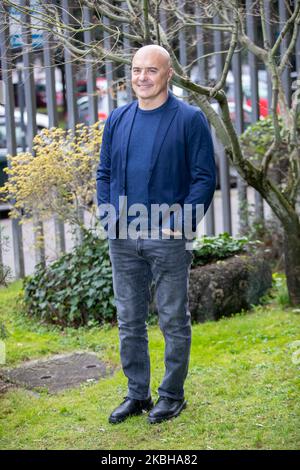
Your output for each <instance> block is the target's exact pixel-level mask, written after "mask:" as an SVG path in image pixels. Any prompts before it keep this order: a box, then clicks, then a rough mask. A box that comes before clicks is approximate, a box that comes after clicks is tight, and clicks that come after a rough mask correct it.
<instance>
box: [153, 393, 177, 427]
mask: <svg viewBox="0 0 300 470" xmlns="http://www.w3.org/2000/svg"><path fill="white" fill-rule="evenodd" d="M185 407H186V401H185V400H184V399H182V400H174V399H173V398H167V397H160V398H159V399H158V401H157V403H156V404H155V406H154V408H152V410H151V411H150V413H149V416H148V421H149V423H151V424H155V423H161V422H162V421H166V420H167V419H171V418H175V416H178V415H179V414H180V413H181V412H182V410H184V408H185Z"/></svg>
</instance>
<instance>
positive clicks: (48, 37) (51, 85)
mask: <svg viewBox="0 0 300 470" xmlns="http://www.w3.org/2000/svg"><path fill="white" fill-rule="evenodd" d="M49 4H50V0H47V1H46V6H47V5H49ZM52 44H53V36H52V34H51V33H50V32H49V31H44V32H43V56H44V65H45V73H46V101H47V111H48V116H49V128H51V127H57V126H58V117H57V103H56V89H55V63H54V60H53V54H52V52H51V46H52ZM54 230H55V246H56V253H57V254H58V255H61V254H62V253H65V251H66V240H65V229H64V223H63V221H62V220H61V219H60V218H59V217H58V216H57V215H55V216H54Z"/></svg>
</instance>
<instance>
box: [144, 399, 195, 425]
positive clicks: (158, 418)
mask: <svg viewBox="0 0 300 470" xmlns="http://www.w3.org/2000/svg"><path fill="white" fill-rule="evenodd" d="M186 405H187V402H186V401H184V402H183V403H182V405H181V407H180V408H179V409H178V410H176V411H175V412H174V413H173V414H172V415H170V416H167V417H166V416H156V417H155V418H151V417H150V416H148V422H149V423H150V424H157V423H162V422H163V421H168V420H169V419H172V418H176V416H178V415H179V414H180V413H181V412H182V410H184V409H185V408H186Z"/></svg>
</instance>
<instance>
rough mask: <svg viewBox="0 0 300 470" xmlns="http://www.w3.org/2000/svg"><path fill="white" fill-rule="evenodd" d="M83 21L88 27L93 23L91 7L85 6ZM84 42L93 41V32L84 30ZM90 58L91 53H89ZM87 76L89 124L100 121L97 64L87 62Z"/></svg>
mask: <svg viewBox="0 0 300 470" xmlns="http://www.w3.org/2000/svg"><path fill="white" fill-rule="evenodd" d="M83 22H84V26H85V27H88V26H91V24H92V10H91V8H90V7H83ZM83 39H84V43H85V44H86V45H87V48H88V47H89V45H90V44H91V43H92V42H93V32H92V31H84V33H83ZM88 58H90V54H89V55H88ZM86 77H87V94H88V103H89V124H94V123H95V122H97V121H98V97H97V92H96V70H95V66H94V65H92V64H89V63H88V62H87V63H86Z"/></svg>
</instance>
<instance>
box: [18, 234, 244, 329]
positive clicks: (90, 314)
mask: <svg viewBox="0 0 300 470" xmlns="http://www.w3.org/2000/svg"><path fill="white" fill-rule="evenodd" d="M247 243H248V245H249V241H248V239H247V238H245V237H244V238H241V239H234V238H232V237H231V236H230V235H229V234H228V233H223V234H222V235H219V236H217V237H208V236H204V237H202V238H201V239H200V240H198V241H197V242H196V245H195V250H194V252H193V253H194V260H193V266H196V265H203V264H207V263H209V262H213V261H216V260H218V259H224V258H226V257H229V256H232V255H233V254H235V253H238V252H241V251H242V250H243V248H244V247H245V245H246V244H247ZM23 287H24V297H23V304H24V306H25V311H26V312H27V313H28V314H29V315H31V316H36V317H38V318H39V319H41V320H42V321H45V322H50V323H56V324H58V325H61V326H62V327H64V326H74V327H79V326H82V325H89V326H91V325H94V324H95V323H96V324H98V323H103V322H111V323H114V322H116V309H115V305H114V296H113V287H112V270H111V264H110V259H109V254H108V242H107V240H103V239H100V238H99V237H97V235H95V234H94V233H93V232H91V231H85V232H84V236H83V242H82V244H81V245H80V246H78V247H76V248H75V250H74V251H73V252H72V253H67V254H64V255H63V256H61V257H60V258H59V259H58V260H57V261H55V262H54V263H52V264H50V265H49V266H47V267H43V266H41V265H38V266H37V268H36V271H35V273H34V274H33V275H32V276H27V277H26V278H25V279H24V282H23Z"/></svg>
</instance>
